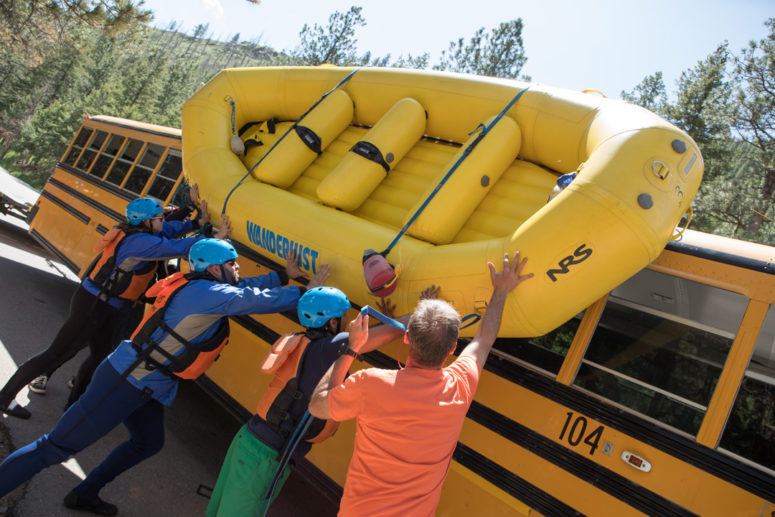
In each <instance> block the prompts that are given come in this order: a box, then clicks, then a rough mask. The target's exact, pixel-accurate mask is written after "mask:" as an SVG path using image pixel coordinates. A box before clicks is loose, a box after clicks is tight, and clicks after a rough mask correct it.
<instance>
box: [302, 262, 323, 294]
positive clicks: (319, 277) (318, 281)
mask: <svg viewBox="0 0 775 517" xmlns="http://www.w3.org/2000/svg"><path fill="white" fill-rule="evenodd" d="M326 280H328V264H321V265H320V267H319V268H318V272H317V273H316V274H315V276H314V277H313V278H312V280H310V281H309V283H308V284H307V289H312V288H313V287H321V286H322V285H323V284H325V283H326Z"/></svg>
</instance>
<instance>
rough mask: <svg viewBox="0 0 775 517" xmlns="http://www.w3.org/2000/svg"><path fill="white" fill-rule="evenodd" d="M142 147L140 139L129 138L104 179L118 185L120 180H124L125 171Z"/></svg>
mask: <svg viewBox="0 0 775 517" xmlns="http://www.w3.org/2000/svg"><path fill="white" fill-rule="evenodd" d="M142 147H143V141H142V140H135V139H134V138H130V139H129V141H128V142H127V144H126V145H125V146H124V150H123V151H122V153H121V156H119V158H118V159H117V160H116V162H115V163H114V164H113V167H111V169H110V172H108V176H107V177H106V178H105V181H107V182H109V183H113V184H114V185H116V186H119V187H120V186H121V182H122V181H124V177H125V176H126V173H127V172H128V171H129V168H130V167H131V166H132V164H133V163H134V162H135V159H136V158H137V155H138V154H140V149H141V148H142Z"/></svg>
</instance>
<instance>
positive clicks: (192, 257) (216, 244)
mask: <svg viewBox="0 0 775 517" xmlns="http://www.w3.org/2000/svg"><path fill="white" fill-rule="evenodd" d="M236 258H237V251H236V250H235V249H234V246H232V245H231V244H230V243H229V242H228V241H224V240H221V239H202V240H201V241H197V242H196V243H194V245H193V246H191V249H190V250H189V251H188V262H189V264H191V269H192V270H194V271H204V270H205V269H207V268H208V267H209V266H212V265H216V266H217V265H219V264H223V263H224V262H228V261H230V260H234V259H236Z"/></svg>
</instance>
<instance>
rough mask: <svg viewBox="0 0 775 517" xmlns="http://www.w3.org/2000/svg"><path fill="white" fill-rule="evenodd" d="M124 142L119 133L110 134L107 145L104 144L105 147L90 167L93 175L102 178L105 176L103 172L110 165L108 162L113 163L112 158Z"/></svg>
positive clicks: (106, 170)
mask: <svg viewBox="0 0 775 517" xmlns="http://www.w3.org/2000/svg"><path fill="white" fill-rule="evenodd" d="M123 144H124V137H123V136H121V135H111V136H110V139H109V140H108V143H107V145H105V148H104V149H103V150H102V152H101V153H100V156H99V158H97V161H96V163H95V164H94V167H92V169H91V173H92V175H93V176H97V177H100V178H102V177H103V176H105V173H106V172H108V168H109V167H110V164H111V163H113V160H114V159H115V158H116V155H117V154H118V151H119V149H121V146H122V145H123Z"/></svg>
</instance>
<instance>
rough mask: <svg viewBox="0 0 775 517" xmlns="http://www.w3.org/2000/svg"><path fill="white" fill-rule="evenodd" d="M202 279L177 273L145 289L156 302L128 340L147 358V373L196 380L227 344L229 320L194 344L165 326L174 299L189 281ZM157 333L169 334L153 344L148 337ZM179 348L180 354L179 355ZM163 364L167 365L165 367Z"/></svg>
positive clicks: (198, 276) (198, 274)
mask: <svg viewBox="0 0 775 517" xmlns="http://www.w3.org/2000/svg"><path fill="white" fill-rule="evenodd" d="M202 276H203V274H202V273H188V274H183V273H182V272H178V273H175V274H173V275H170V276H168V277H167V278H164V279H162V280H159V281H158V282H156V283H155V284H153V286H151V288H150V289H148V292H147V293H146V295H147V296H148V297H149V298H154V297H155V298H156V300H155V301H154V303H153V306H152V307H151V309H150V310H149V311H148V312H147V313H146V315H145V317H144V318H143V321H141V322H140V325H139V326H138V327H137V329H136V330H135V332H134V333H133V334H132V337H131V339H132V346H133V347H134V348H135V350H137V351H138V353H141V354H142V353H145V355H146V356H147V359H146V367H147V368H148V369H159V370H161V371H163V372H164V373H167V374H168V375H175V376H177V377H180V378H181V379H196V378H197V377H199V376H200V375H202V374H203V373H204V372H205V371H207V369H208V368H210V366H212V364H213V363H214V362H215V360H216V359H218V355H219V354H220V353H221V350H222V349H223V347H225V346H226V344H227V343H228V342H229V318H225V317H224V318H223V319H222V321H223V322H222V323H221V326H220V327H219V328H218V330H217V331H216V332H215V334H214V335H213V336H212V337H211V338H209V339H207V340H206V341H204V342H202V343H197V344H192V343H190V342H189V341H187V340H186V339H185V338H183V337H182V336H180V335H179V334H178V333H177V332H175V330H174V329H173V328H171V327H170V326H169V325H167V324H166V323H165V322H164V314H165V312H166V311H167V307H169V304H170V302H171V301H172V299H173V298H174V297H175V295H177V294H178V293H179V292H180V291H181V289H183V288H184V287H185V286H186V285H187V284H188V282H189V281H190V280H192V279H196V278H201V277H202ZM157 329H162V330H164V331H165V332H166V333H167V334H168V337H167V338H166V339H165V340H164V341H163V342H162V343H156V342H154V341H153V340H152V339H151V335H152V334H153V333H154V332H155V331H156V330H157ZM168 341H170V342H171V344H172V345H174V347H173V348H169V347H167V346H164V345H165V344H166V343H167V342H168ZM181 348H182V349H183V351H182V352H180V350H181ZM154 352H158V353H159V354H161V356H163V358H164V360H161V361H160V360H157V359H154V358H153V355H152V354H153V353H154ZM166 361H169V363H168V364H165V363H166Z"/></svg>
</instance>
